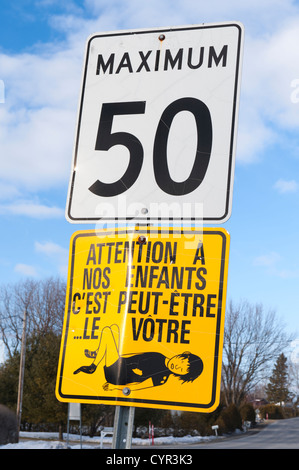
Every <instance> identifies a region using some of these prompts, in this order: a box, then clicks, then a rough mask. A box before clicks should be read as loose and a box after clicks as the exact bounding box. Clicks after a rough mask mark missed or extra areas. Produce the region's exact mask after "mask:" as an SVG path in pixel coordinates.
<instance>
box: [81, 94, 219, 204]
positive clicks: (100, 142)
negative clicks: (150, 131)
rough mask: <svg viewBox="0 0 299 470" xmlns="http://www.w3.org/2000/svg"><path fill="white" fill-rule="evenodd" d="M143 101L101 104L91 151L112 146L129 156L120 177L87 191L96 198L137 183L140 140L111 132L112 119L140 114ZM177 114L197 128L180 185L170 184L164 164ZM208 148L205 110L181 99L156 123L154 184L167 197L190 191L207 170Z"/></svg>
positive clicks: (141, 154)
mask: <svg viewBox="0 0 299 470" xmlns="http://www.w3.org/2000/svg"><path fill="white" fill-rule="evenodd" d="M145 105H146V102H145V101H129V102H122V103H103V106H102V112H101V116H100V122H99V127H98V132H97V138H96V144H95V150H106V151H107V150H109V149H110V148H111V147H113V146H114V145H124V146H125V147H126V148H127V149H128V150H129V152H130V160H129V163H128V166H127V169H126V171H125V173H124V174H123V176H122V177H121V178H120V179H119V180H118V181H115V182H113V183H103V182H102V181H99V180H97V181H95V183H93V184H92V185H91V186H90V188H89V190H90V191H91V192H92V193H94V194H96V195H97V196H104V197H109V196H117V195H119V194H122V193H123V192H125V191H126V190H128V189H129V188H130V187H131V186H132V185H133V184H134V183H135V181H136V180H137V178H138V176H139V174H140V171H141V168H142V163H143V157H144V151H143V147H142V144H141V142H140V140H138V139H137V137H136V136H134V135H133V134H130V133H128V132H111V129H112V122H113V117H114V116H116V115H127V114H144V113H145ZM181 111H189V112H190V113H192V114H193V116H194V119H195V122H196V128H197V148H196V153H195V157H194V163H193V167H192V170H191V172H190V175H189V177H188V178H187V179H186V180H185V181H182V182H177V181H174V180H173V179H172V178H171V176H170V173H169V168H168V163H167V143H168V137H169V131H170V127H171V124H172V121H173V119H174V117H175V116H176V115H177V114H178V113H180V112H181ZM211 147H212V121H211V115H210V111H209V109H208V108H207V106H206V105H205V104H204V103H203V102H202V101H200V100H198V99H195V98H181V99H178V100H176V101H174V102H173V103H171V104H170V105H169V106H167V108H166V109H165V110H164V112H163V114H162V116H161V119H160V121H159V123H158V127H157V131H156V135H155V140H154V148H153V166H154V175H155V179H156V182H157V184H158V186H159V187H160V189H161V190H162V191H164V192H165V193H167V194H171V195H175V196H183V195H185V194H188V193H191V192H192V191H194V190H195V189H196V188H197V187H198V186H199V185H200V184H201V182H202V181H203V179H204V177H205V174H206V172H207V169H208V165H209V161H210V156H211Z"/></svg>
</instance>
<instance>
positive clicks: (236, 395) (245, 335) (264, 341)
mask: <svg viewBox="0 0 299 470" xmlns="http://www.w3.org/2000/svg"><path fill="white" fill-rule="evenodd" d="M291 339H292V338H291V336H288V335H287V334H286V333H285V332H284V325H283V324H282V322H281V321H279V320H278V319H277V317H276V313H275V311H271V310H270V311H268V312H266V311H265V309H264V307H263V305H262V304H256V305H251V304H250V303H249V302H247V301H242V302H240V303H239V304H238V305H235V304H234V303H233V302H232V301H231V302H229V304H228V307H227V311H226V319H225V332H224V347H223V365H222V390H223V394H224V398H225V401H226V403H227V404H230V403H234V404H236V405H240V404H241V403H242V401H243V400H244V398H245V396H246V395H247V394H248V392H249V391H250V390H252V388H253V387H255V386H256V384H257V383H258V382H259V381H261V380H263V379H264V378H265V377H266V376H267V373H269V367H270V366H271V363H272V361H273V359H275V358H276V357H277V356H278V355H279V354H280V353H281V352H282V351H283V349H285V348H286V346H287V345H288V344H289V341H291Z"/></svg>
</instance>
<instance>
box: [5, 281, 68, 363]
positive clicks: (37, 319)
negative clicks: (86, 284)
mask: <svg viewBox="0 0 299 470" xmlns="http://www.w3.org/2000/svg"><path fill="white" fill-rule="evenodd" d="M64 303H65V283H64V281H62V280H61V279H60V278H48V279H44V280H38V281H36V280H32V279H26V280H24V281H20V282H18V283H16V284H8V285H3V286H1V287H0V340H1V341H2V342H3V344H4V346H5V350H6V353H7V354H8V357H12V356H13V355H14V354H15V352H16V351H18V350H19V348H20V344H21V340H22V330H23V316H24V310H26V311H27V332H28V333H29V334H30V333H33V332H39V333H47V332H49V331H54V332H56V333H60V332H61V329H62V322H63V314H64Z"/></svg>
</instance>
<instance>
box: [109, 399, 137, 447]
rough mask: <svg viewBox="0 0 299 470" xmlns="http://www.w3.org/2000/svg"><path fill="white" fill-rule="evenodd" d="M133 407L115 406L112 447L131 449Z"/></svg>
mask: <svg viewBox="0 0 299 470" xmlns="http://www.w3.org/2000/svg"><path fill="white" fill-rule="evenodd" d="M134 416H135V408H134V407H133V406H117V407H116V410H115V418H114V433H113V440H112V448H113V449H131V444H132V434H133V424H134Z"/></svg>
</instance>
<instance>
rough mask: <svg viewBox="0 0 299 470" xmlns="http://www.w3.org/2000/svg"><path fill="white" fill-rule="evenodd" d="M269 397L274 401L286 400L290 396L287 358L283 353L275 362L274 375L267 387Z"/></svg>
mask: <svg viewBox="0 0 299 470" xmlns="http://www.w3.org/2000/svg"><path fill="white" fill-rule="evenodd" d="M266 394H267V399H268V400H269V401H270V402H272V403H280V404H281V403H282V402H286V401H288V400H289V398H290V394H289V390H288V365H287V358H286V357H285V355H284V354H283V353H281V354H280V355H279V357H278V359H277V361H276V363H275V366H274V369H273V371H272V376H271V377H270V381H269V383H268V385H267V387H266Z"/></svg>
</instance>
